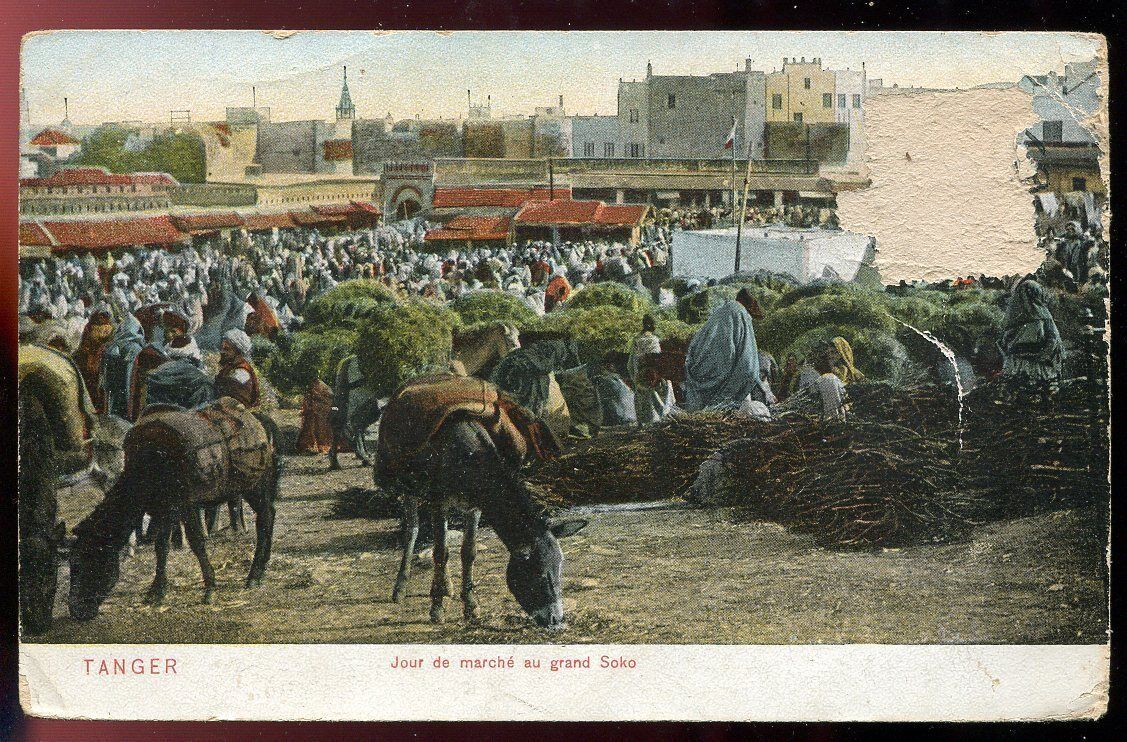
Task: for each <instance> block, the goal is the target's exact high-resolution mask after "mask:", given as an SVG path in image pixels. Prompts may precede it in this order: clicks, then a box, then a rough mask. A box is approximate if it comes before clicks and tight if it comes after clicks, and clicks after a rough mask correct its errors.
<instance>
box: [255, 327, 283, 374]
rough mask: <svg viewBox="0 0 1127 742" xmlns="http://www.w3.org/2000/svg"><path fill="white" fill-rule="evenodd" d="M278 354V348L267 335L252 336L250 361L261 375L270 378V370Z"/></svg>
mask: <svg viewBox="0 0 1127 742" xmlns="http://www.w3.org/2000/svg"><path fill="white" fill-rule="evenodd" d="M277 354H278V346H277V345H275V344H274V343H273V342H272V341H271V340H270V338H268V337H266V336H265V335H251V336H250V360H251V362H252V363H254V367H255V368H257V369H258V371H259V373H261V374H264V375H265V376H266V377H267V378H269V377H270V373H271V371H270V368H271V364H273V362H274V360H275V357H276V356H277Z"/></svg>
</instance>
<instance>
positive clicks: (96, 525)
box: [69, 397, 281, 621]
mask: <svg viewBox="0 0 1127 742" xmlns="http://www.w3.org/2000/svg"><path fill="white" fill-rule="evenodd" d="M124 449H125V470H124V471H123V472H122V474H121V477H120V478H119V479H118V480H117V482H116V483H115V484H114V486H113V487H112V488H111V489H110V491H109V492H108V493H106V496H105V498H104V499H103V500H102V502H100V503H99V504H98V505H97V506H96V507H95V508H94V511H93V512H92V513H91V514H90V515H89V516H87V518H86V519H85V520H83V521H82V522H81V523H79V524H78V526H77V527H75V529H74V532H75V536H76V539H75V542H74V544H73V546H72V548H71V557H70V595H69V606H70V614H71V616H72V617H73V618H75V619H77V620H82V621H85V620H89V619H92V618H94V616H96V615H97V614H98V609H99V607H100V606H101V604H102V602H103V601H104V600H105V599H106V597H107V596H108V595H109V594H110V592H111V591H112V590H113V588H114V585H116V584H117V580H118V576H119V559H120V552H121V549H122V547H124V546H125V544H126V542H127V541H128V540H129V534H130V532H131V530H132V529H133V527H134V525H135V523H136V522H137V519H138V518H139V517H140V516H141V515H142V514H144V513H148V514H149V515H150V516H151V517H152V524H151V528H153V529H154V531H153V532H154V533H155V541H154V543H155V549H156V558H157V564H156V577H155V578H154V579H153V583H152V585H151V587H150V588H149V590H148V593H147V594H146V600H147V602H150V603H160V602H161V601H162V600H163V599H164V594H165V590H166V588H167V578H166V572H165V568H166V565H167V562H168V549H169V532H170V531H171V529H172V528H173V526H174V525H176V524H177V523H178V522H182V523H183V524H184V529H185V532H186V534H187V537H188V544H189V546H190V547H191V549H192V552H193V553H194V554H195V556H196V559H197V560H199V563H200V570H201V571H202V573H203V581H204V598H203V600H204V602H205V603H210V602H212V600H213V599H214V593H215V571H214V569H212V566H211V562H210V561H209V559H208V556H207V548H206V540H205V536H204V532H203V526H202V524H201V522H200V518H199V508H200V507H207V506H214V505H221V504H223V503H228V504H229V505H230V504H231V503H234V502H238V501H239V500H240V499H243V500H245V501H246V502H247V503H248V504H249V505H250V506H251V508H252V509H253V510H254V512H255V516H256V517H255V526H256V531H257V541H256V544H255V552H254V560H253V561H252V563H251V567H250V573H249V575H248V576H247V580H246V585H247V587H253V586H255V585H258V584H261V582H262V576H263V573H264V572H265V570H266V563H267V561H268V560H269V559H270V545H271V540H272V538H273V531H274V502H275V500H276V498H277V496H278V483H279V479H280V476H281V456H280V455H279V452H278V428H277V426H276V425H275V424H274V422H273V421H272V420H271V419H270V418H269V417H267V416H265V415H261V414H255V413H252V412H251V411H249V410H247V409H246V408H245V407H243V405H242V404H241V403H239V402H237V401H235V400H233V399H230V398H228V397H224V398H221V399H219V400H218V401H216V402H212V403H211V404H209V405H206V406H204V407H201V408H198V409H194V410H185V409H183V408H180V407H177V406H174V405H149V406H148V407H146V409H145V412H144V414H143V415H142V416H141V417H140V418H138V420H137V422H136V424H135V425H134V426H133V427H132V428H131V429H130V430H129V433H128V434H127V435H126V437H125V443H124Z"/></svg>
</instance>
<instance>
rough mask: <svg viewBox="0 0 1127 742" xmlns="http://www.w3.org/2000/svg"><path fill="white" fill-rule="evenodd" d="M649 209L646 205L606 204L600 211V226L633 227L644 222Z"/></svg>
mask: <svg viewBox="0 0 1127 742" xmlns="http://www.w3.org/2000/svg"><path fill="white" fill-rule="evenodd" d="M649 208H650V207H649V206H646V205H645V204H604V205H603V207H602V208H601V209H599V216H598V219H599V224H606V225H614V226H618V225H621V226H624V227H631V226H633V225H635V224H637V223H639V222H640V221H642V217H644V216H645V215H646V211H648V210H649Z"/></svg>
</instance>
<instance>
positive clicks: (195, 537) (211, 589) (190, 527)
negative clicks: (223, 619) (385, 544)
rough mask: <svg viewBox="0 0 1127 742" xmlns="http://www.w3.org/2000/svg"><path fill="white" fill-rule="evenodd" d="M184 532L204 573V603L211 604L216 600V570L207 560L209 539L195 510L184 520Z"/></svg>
mask: <svg viewBox="0 0 1127 742" xmlns="http://www.w3.org/2000/svg"><path fill="white" fill-rule="evenodd" d="M184 531H185V532H186V535H187V537H188V545H189V546H191V547H192V553H193V554H195V555H196V559H197V560H199V563H200V571H201V572H203V602H204V603H211V602H213V601H214V600H215V570H214V569H212V567H211V560H210V559H208V558H207V537H206V536H204V532H203V521H202V520H201V519H200V517H199V511H198V510H196V509H195V508H193V509H192V512H191V513H189V514H188V516H187V517H186V518H184Z"/></svg>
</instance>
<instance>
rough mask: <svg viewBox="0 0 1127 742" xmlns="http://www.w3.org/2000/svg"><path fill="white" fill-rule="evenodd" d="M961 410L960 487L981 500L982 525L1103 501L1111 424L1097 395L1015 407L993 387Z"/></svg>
mask: <svg viewBox="0 0 1127 742" xmlns="http://www.w3.org/2000/svg"><path fill="white" fill-rule="evenodd" d="M966 403H967V407H966V414H965V418H966V426H965V430H964V433H963V447H962V451H961V453H960V455H959V460H958V471H959V484H960V486H961V487H964V488H966V489H974V490H978V491H980V492H981V493H982V494H983V497H982V499H981V501H982V503H983V504H984V505H985V506H986V509H985V510H984V512H982V513H981V516H982V517H986V518H1003V517H1017V516H1024V515H1030V514H1033V513H1037V512H1042V511H1044V510H1050V509H1058V508H1067V507H1080V506H1084V505H1089V504H1092V503H1095V502H1100V501H1103V502H1106V501H1107V497H1108V486H1109V485H1108V442H1109V437H1108V427H1107V424H1108V418H1107V409H1106V404H1104V403H1102V402H1101V400H1100V399H1099V398H1098V397H1097V395H1096V394H1094V393H1091V392H1089V393H1080V394H1075V395H1071V396H1069V397H1066V396H1063V395H1058V396H1057V397H1056V398H1055V399H1053V400H1050V401H1036V400H1021V401H1018V400H1015V399H1013V398H1012V397H1011V396H1010V395H1008V394H1006V393H1005V390H1004V389H999V388H998V387H997V386H996V385H991V386H987V387H982V388H980V389H977V390H975V392H973V393H972V394H970V395H969V396H968V397H967V398H966Z"/></svg>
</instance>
